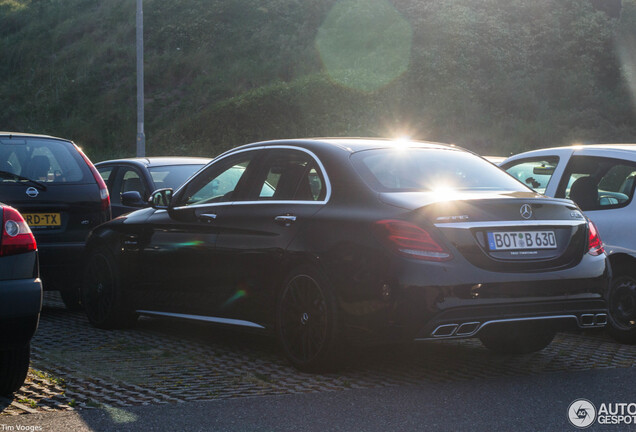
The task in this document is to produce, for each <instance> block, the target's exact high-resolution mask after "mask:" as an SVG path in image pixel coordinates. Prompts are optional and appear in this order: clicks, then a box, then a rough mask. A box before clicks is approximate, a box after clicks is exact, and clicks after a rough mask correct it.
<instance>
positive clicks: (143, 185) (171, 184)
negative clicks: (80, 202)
mask: <svg viewBox="0 0 636 432" xmlns="http://www.w3.org/2000/svg"><path fill="white" fill-rule="evenodd" d="M211 160H212V159H207V158H195V157H176V156H174V157H145V158H131V159H116V160H109V161H104V162H99V163H96V164H95V167H96V168H97V171H99V173H100V174H101V175H102V178H103V179H104V181H105V182H106V186H108V191H109V192H110V197H111V206H112V212H113V217H117V216H119V215H122V214H124V213H129V212H131V211H133V210H139V209H140V208H142V207H148V206H149V204H148V197H149V196H150V193H151V192H153V191H154V190H156V189H161V188H172V189H177V188H178V187H179V186H181V185H182V184H183V183H184V182H185V181H186V180H187V179H188V178H189V177H190V176H191V175H192V174H194V173H195V172H197V171H198V170H199V169H200V168H202V167H203V166H205V165H206V164H207V163H209V162H210V161H211Z"/></svg>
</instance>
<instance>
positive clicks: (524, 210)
mask: <svg viewBox="0 0 636 432" xmlns="http://www.w3.org/2000/svg"><path fill="white" fill-rule="evenodd" d="M519 213H521V217H522V218H524V219H530V218H531V217H532V207H531V206H530V204H524V205H522V206H521V208H520V209H519Z"/></svg>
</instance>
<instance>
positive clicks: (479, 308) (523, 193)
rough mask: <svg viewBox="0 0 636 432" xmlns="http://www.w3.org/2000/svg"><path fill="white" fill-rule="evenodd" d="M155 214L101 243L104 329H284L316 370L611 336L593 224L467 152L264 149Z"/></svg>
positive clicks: (94, 267)
mask: <svg viewBox="0 0 636 432" xmlns="http://www.w3.org/2000/svg"><path fill="white" fill-rule="evenodd" d="M151 200H152V202H153V208H149V209H144V210H139V211H136V212H133V213H130V214H129V215H128V216H124V217H122V218H119V219H116V220H113V221H111V222H109V223H107V224H104V225H102V226H100V227H98V228H96V229H95V230H94V231H93V232H92V234H91V236H90V238H89V239H88V242H87V254H88V265H87V272H86V280H85V283H84V285H83V299H84V304H85V309H86V313H87V315H88V318H89V320H90V322H91V323H92V324H93V325H95V326H97V327H101V328H112V327H121V326H126V325H130V324H132V323H133V322H134V321H135V320H136V317H137V315H139V314H143V315H151V316H164V317H174V318H185V319H192V320H200V321H205V322H210V323H216V324H221V325H227V326H234V327H240V328H244V329H249V330H254V331H262V332H269V333H271V334H276V335H277V336H278V338H279V340H280V342H281V345H282V348H283V350H284V352H285V354H286V356H287V357H288V359H289V360H290V361H291V363H292V364H294V365H295V366H296V367H298V368H300V369H302V370H308V371H315V370H320V369H322V368H325V367H329V366H331V365H333V364H335V363H337V362H336V360H337V358H338V356H339V354H340V353H341V352H342V351H343V349H344V347H346V346H347V345H346V344H348V343H362V344H366V343H375V342H398V341H421V340H443V339H452V338H469V337H479V338H480V339H481V341H482V342H483V343H484V345H486V346H487V347H488V348H492V349H494V350H497V351H501V352H506V353H525V352H531V351H536V350H540V349H542V348H544V347H545V346H547V345H548V344H549V343H550V342H551V340H552V338H553V337H554V334H555V332H556V331H558V330H561V329H566V328H586V327H601V326H604V325H605V323H606V312H607V305H606V299H605V295H606V289H607V286H608V278H609V274H608V273H609V270H608V266H607V263H606V256H605V253H604V251H603V244H602V242H601V240H600V238H599V237H598V235H597V233H596V230H595V229H594V226H593V225H592V224H591V223H589V222H588V221H587V220H586V219H585V217H584V216H583V214H582V213H581V212H580V210H579V209H578V208H577V207H576V206H575V205H573V204H572V202H571V201H569V200H560V199H553V198H547V197H545V196H542V195H539V194H537V193H535V192H533V191H532V190H531V189H529V188H528V187H526V186H525V185H523V184H522V183H520V182H518V181H516V180H515V179H513V178H512V177H510V176H509V175H507V174H506V173H504V172H503V171H501V170H499V169H498V168H497V167H495V166H494V165H492V164H491V163H489V162H487V161H485V160H484V159H482V158H480V157H479V156H476V155H474V154H472V153H470V152H467V151H464V150H461V149H458V148H455V147H451V146H444V145H440V144H434V143H418V142H409V143H398V142H392V141H386V140H362V139H308V140H285V141H273V142H263V143H255V144H251V145H247V146H243V147H239V148H237V149H234V150H231V151H228V152H226V153H224V154H222V155H221V156H219V157H218V158H216V159H215V160H214V161H213V162H212V163H210V164H209V165H207V166H206V167H205V168H204V169H203V170H201V171H199V172H198V173H197V174H196V175H195V176H194V177H193V178H191V179H190V180H189V181H188V182H186V183H185V184H184V185H183V186H182V187H180V188H179V189H178V190H177V191H176V192H174V193H173V192H172V190H170V189H163V190H158V191H155V192H154V193H153V195H152V197H151Z"/></svg>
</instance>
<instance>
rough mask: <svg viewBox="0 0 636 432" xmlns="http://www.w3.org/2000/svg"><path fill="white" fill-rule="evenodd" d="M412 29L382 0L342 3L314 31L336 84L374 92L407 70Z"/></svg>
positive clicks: (347, 1) (321, 56) (358, 0)
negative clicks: (316, 31)
mask: <svg viewBox="0 0 636 432" xmlns="http://www.w3.org/2000/svg"><path fill="white" fill-rule="evenodd" d="M412 39H413V30H412V28H411V26H410V24H409V23H408V22H407V21H406V20H405V19H404V18H403V17H402V15H401V14H400V13H399V12H398V11H397V10H395V8H394V7H393V5H391V4H390V3H389V2H388V1H386V0H341V1H339V2H337V3H336V4H335V5H334V6H333V8H332V9H331V11H330V12H329V14H328V15H327V18H326V20H325V22H324V23H323V25H322V26H321V27H320V29H319V30H318V35H317V37H316V48H317V49H318V52H319V54H320V58H321V59H322V62H323V65H324V67H325V71H326V72H327V74H328V75H329V77H330V78H331V79H332V80H333V81H334V82H336V83H338V84H340V85H342V86H345V87H349V88H352V89H356V90H361V91H365V92H373V91H376V90H379V89H380V88H382V87H384V86H386V85H387V84H389V83H391V82H392V81H394V80H395V79H396V78H398V77H399V76H400V75H402V74H403V73H404V72H406V71H407V69H408V67H409V63H410V57H411V44H412Z"/></svg>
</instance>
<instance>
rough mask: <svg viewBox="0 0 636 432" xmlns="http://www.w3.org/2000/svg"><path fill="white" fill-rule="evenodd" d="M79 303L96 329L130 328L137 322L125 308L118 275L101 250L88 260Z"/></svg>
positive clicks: (114, 264) (108, 253)
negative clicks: (82, 305) (80, 302)
mask: <svg viewBox="0 0 636 432" xmlns="http://www.w3.org/2000/svg"><path fill="white" fill-rule="evenodd" d="M82 303H83V304H84V309H85V311H86V316H87V317H88V320H89V321H90V322H91V324H93V325H94V326H95V327H98V328H103V329H113V328H125V327H130V326H131V325H132V324H134V322H135V320H136V318H137V317H136V315H135V314H134V313H133V312H131V311H129V310H128V309H126V308H125V304H124V302H123V301H122V292H121V281H120V277H119V271H118V268H117V265H116V263H115V260H114V258H113V256H112V254H111V253H110V252H109V251H108V250H107V249H105V248H99V249H96V250H94V251H92V252H91V253H90V255H89V257H88V263H87V266H86V272H85V276H84V286H83V288H82Z"/></svg>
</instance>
